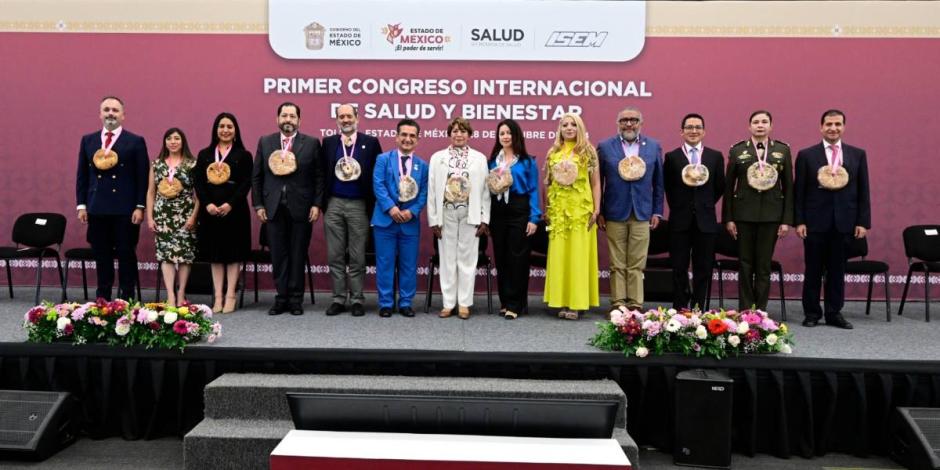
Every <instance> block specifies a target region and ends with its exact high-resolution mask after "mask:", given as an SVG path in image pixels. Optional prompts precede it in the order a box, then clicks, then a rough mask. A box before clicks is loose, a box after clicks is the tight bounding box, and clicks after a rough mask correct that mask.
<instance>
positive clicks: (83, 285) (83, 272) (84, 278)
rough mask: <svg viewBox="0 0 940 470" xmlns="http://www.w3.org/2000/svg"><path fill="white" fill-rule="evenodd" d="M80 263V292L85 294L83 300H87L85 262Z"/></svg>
mask: <svg viewBox="0 0 940 470" xmlns="http://www.w3.org/2000/svg"><path fill="white" fill-rule="evenodd" d="M81 263H82V292H83V293H84V294H85V300H86V301H87V300H88V274H87V273H86V272H85V260H82V261H81Z"/></svg>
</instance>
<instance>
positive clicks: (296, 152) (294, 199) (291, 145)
mask: <svg viewBox="0 0 940 470" xmlns="http://www.w3.org/2000/svg"><path fill="white" fill-rule="evenodd" d="M277 126H278V128H279V129H280V132H276V133H274V134H270V135H266V136H264V137H261V138H260V139H259V140H258V151H257V152H256V153H255V165H254V175H253V177H252V191H251V200H252V205H253V206H254V208H255V212H256V213H257V215H258V220H260V221H261V222H262V223H266V224H267V231H268V241H269V243H270V246H271V264H272V268H273V271H274V283H275V285H276V287H277V296H276V297H275V302H274V306H273V307H271V309H270V310H268V315H280V314H282V313H284V312H290V313H291V315H303V313H304V309H303V296H304V263H306V260H307V249H308V247H309V245H310V234H311V232H312V230H313V223H314V222H316V221H317V219H319V218H320V207H322V205H323V165H322V163H321V162H320V160H319V159H320V142H319V141H318V140H317V139H316V138H314V137H311V136H309V135H305V134H301V133H300V132H298V131H297V128H298V127H299V126H300V107H299V106H297V105H296V104H294V103H282V104H281V105H280V106H278V108H277Z"/></svg>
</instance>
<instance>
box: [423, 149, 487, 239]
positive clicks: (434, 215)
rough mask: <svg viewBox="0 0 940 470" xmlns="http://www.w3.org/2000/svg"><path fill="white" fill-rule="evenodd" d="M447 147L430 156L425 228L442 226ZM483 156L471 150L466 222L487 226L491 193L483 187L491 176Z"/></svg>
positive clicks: (447, 157) (468, 164)
mask: <svg viewBox="0 0 940 470" xmlns="http://www.w3.org/2000/svg"><path fill="white" fill-rule="evenodd" d="M449 149H450V147H448V148H446V149H444V150H439V151H437V152H435V153H434V155H431V163H429V164H428V166H429V167H430V169H429V172H430V173H429V174H428V226H430V227H435V226H438V225H439V226H441V227H443V226H444V185H445V184H447V172H448V170H449V167H448V166H447V164H448V160H450V152H449ZM488 168H489V167H488V166H487V162H486V156H484V155H483V154H482V153H480V152H478V151H476V150H473V149H470V155H469V156H468V163H467V172H468V173H469V178H470V200H469V201H468V204H467V223H468V224H470V225H480V224H481V223H483V224H487V225H489V223H490V190H489V188H488V187H487V186H486V176H487V175H488V174H489V173H490V171H489V169H488Z"/></svg>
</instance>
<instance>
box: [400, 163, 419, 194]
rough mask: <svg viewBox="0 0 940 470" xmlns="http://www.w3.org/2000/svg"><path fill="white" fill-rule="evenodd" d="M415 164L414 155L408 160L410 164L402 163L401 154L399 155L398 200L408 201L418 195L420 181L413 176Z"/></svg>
mask: <svg viewBox="0 0 940 470" xmlns="http://www.w3.org/2000/svg"><path fill="white" fill-rule="evenodd" d="M413 166H414V157H413V156H412V157H411V159H409V160H408V165H402V164H401V156H399V157H398V202H408V201H410V200H412V199H414V198H416V197H418V182H417V181H415V179H414V178H412V177H411V169H412V167H413Z"/></svg>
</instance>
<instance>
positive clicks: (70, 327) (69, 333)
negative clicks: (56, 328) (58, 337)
mask: <svg viewBox="0 0 940 470" xmlns="http://www.w3.org/2000/svg"><path fill="white" fill-rule="evenodd" d="M73 331H75V327H74V326H73V325H72V324H71V323H69V324H68V325H65V329H64V330H62V334H63V335H65V336H72V332H73Z"/></svg>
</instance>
